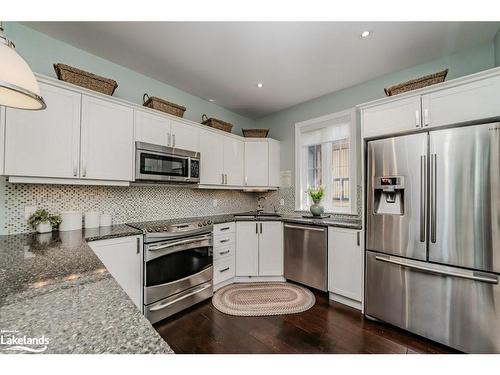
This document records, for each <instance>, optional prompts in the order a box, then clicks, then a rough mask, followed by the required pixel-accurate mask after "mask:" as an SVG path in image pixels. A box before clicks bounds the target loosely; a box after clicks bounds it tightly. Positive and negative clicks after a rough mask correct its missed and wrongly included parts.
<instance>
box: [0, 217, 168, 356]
mask: <svg viewBox="0 0 500 375" xmlns="http://www.w3.org/2000/svg"><path fill="white" fill-rule="evenodd" d="M136 234H140V232H139V231H138V230H136V229H133V228H131V227H129V226H127V225H114V226H111V227H107V228H99V229H92V230H86V231H81V230H80V231H71V232H60V233H58V232H54V233H48V234H35V233H30V234H18V235H9V236H0V330H1V332H0V336H1V337H0V339H1V340H0V353H18V352H21V353H26V352H28V351H29V350H27V349H26V348H28V349H30V350H31V351H40V352H44V353H171V352H172V351H171V349H170V347H169V346H168V345H167V343H166V342H165V341H164V340H163V339H162V338H161V337H160V336H159V335H158V334H157V333H156V331H155V330H154V329H153V327H152V326H151V324H150V323H149V321H148V320H147V319H146V318H145V317H144V316H143V315H142V314H141V312H140V311H139V310H138V309H137V307H136V306H135V305H134V303H133V302H132V301H131V300H130V299H129V297H128V296H127V295H126V293H125V292H124V291H123V290H122V288H121V287H120V286H119V285H118V284H117V283H116V281H115V280H114V279H113V277H112V276H111V275H110V274H109V273H108V271H107V270H106V268H105V267H104V266H103V264H102V263H101V262H100V261H99V259H98V258H97V257H96V256H95V255H94V253H93V251H92V250H91V249H90V247H89V246H88V245H87V243H86V241H92V240H98V239H107V238H116V237H123V236H130V235H136ZM12 337H16V338H17V339H18V341H17V342H15V343H13V342H12ZM23 337H25V338H24V339H23ZM35 338H36V339H37V340H38V341H37V342H36V343H35V344H33V339H35ZM21 339H23V341H22V342H20V341H19V340H21ZM47 339H48V343H47V342H46V341H45V340H47ZM26 340H28V341H26ZM29 340H31V342H30V341H29ZM45 346H46V349H45V350H43V349H44V347H45ZM16 347H17V349H16ZM23 348H24V349H23Z"/></svg>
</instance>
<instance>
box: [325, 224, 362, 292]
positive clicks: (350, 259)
mask: <svg viewBox="0 0 500 375" xmlns="http://www.w3.org/2000/svg"><path fill="white" fill-rule="evenodd" d="M360 235H361V233H360V232H359V231H357V230H352V229H344V228H333V227H330V228H328V291H330V292H332V293H335V294H338V295H341V296H343V297H347V298H349V299H351V300H354V301H358V302H361V300H362V290H363V288H362V284H363V264H362V250H361V244H360V237H358V236H360Z"/></svg>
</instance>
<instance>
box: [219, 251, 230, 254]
mask: <svg viewBox="0 0 500 375" xmlns="http://www.w3.org/2000/svg"><path fill="white" fill-rule="evenodd" d="M229 252H230V250H226V251H219V255H226V254H229Z"/></svg>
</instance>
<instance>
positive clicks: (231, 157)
mask: <svg viewBox="0 0 500 375" xmlns="http://www.w3.org/2000/svg"><path fill="white" fill-rule="evenodd" d="M244 157H245V143H244V142H243V141H240V140H239V139H234V138H232V137H224V174H225V175H226V176H227V177H226V180H227V181H226V185H232V186H243V182H244V164H245V162H244Z"/></svg>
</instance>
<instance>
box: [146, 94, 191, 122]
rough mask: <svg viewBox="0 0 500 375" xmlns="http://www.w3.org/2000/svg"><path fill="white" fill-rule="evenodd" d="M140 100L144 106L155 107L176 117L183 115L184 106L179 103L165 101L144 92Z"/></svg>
mask: <svg viewBox="0 0 500 375" xmlns="http://www.w3.org/2000/svg"><path fill="white" fill-rule="evenodd" d="M142 101H143V103H142V105H143V106H144V107H148V108H152V109H156V110H158V111H162V112H165V113H169V114H171V115H174V116H177V117H184V112H186V107H183V106H182V105H179V104H175V103H170V102H167V101H166V100H163V99H161V98H157V97H156V96H151V97H150V96H149V95H148V94H144V95H143V96H142Z"/></svg>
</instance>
